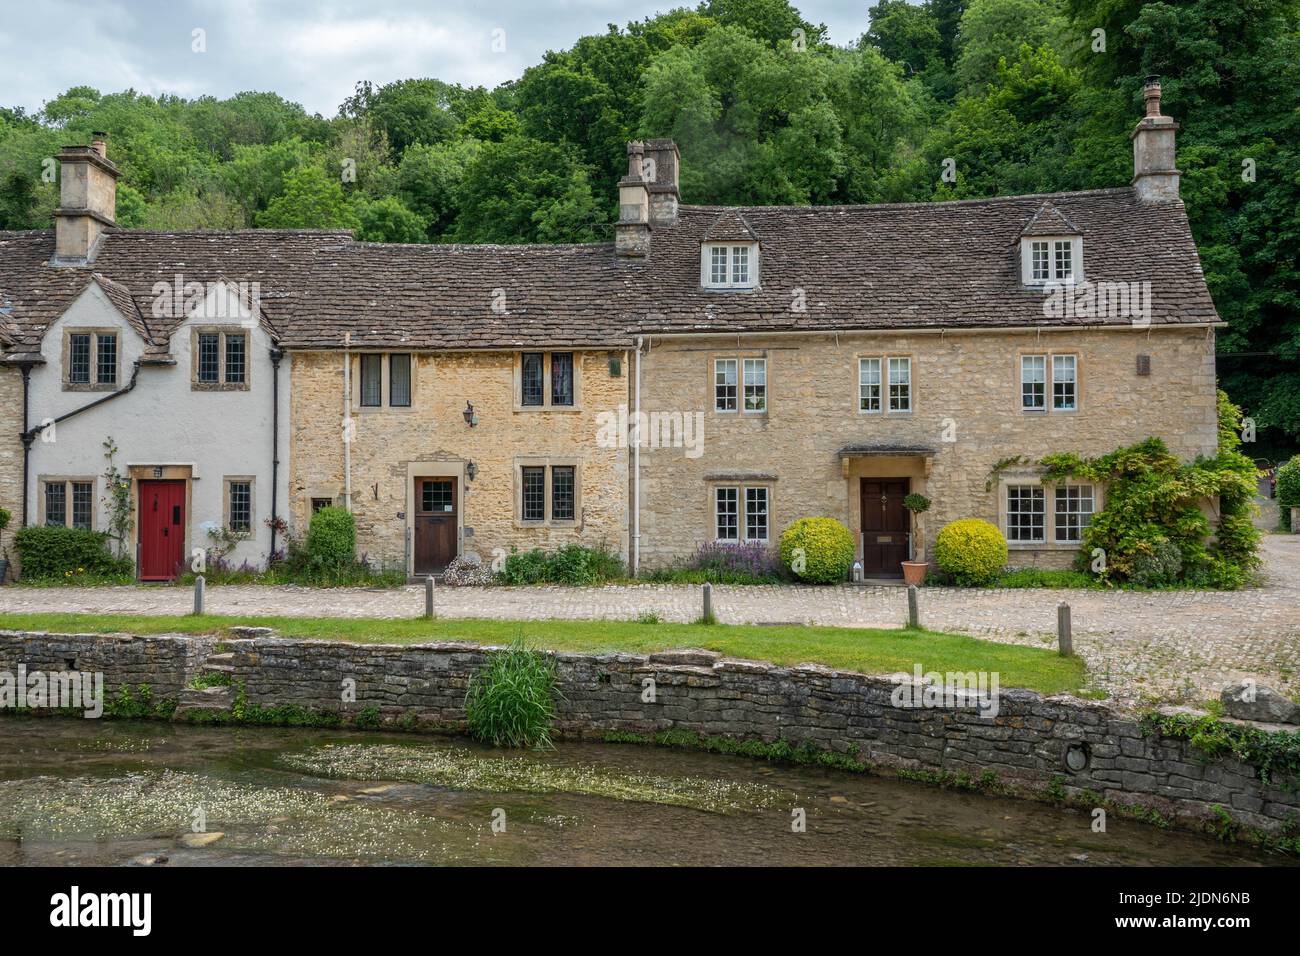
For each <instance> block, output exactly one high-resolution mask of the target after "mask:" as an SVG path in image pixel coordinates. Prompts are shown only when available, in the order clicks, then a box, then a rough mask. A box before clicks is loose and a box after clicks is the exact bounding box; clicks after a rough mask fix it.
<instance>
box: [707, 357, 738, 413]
mask: <svg viewBox="0 0 1300 956" xmlns="http://www.w3.org/2000/svg"><path fill="white" fill-rule="evenodd" d="M739 364H740V363H739V362H738V361H737V360H736V359H734V358H728V359H714V362H713V409H714V411H718V412H734V411H735V410H736V396H737V390H736V369H737V367H738V366H739Z"/></svg>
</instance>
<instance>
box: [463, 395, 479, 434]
mask: <svg viewBox="0 0 1300 956" xmlns="http://www.w3.org/2000/svg"><path fill="white" fill-rule="evenodd" d="M461 414H462V415H464V416H465V424H466V425H468V426H469V427H470V428H473V427H474V426H475V425H477V424H478V412H476V411H474V403H473V402H468V401H467V402H466V403H465V411H463V412H461Z"/></svg>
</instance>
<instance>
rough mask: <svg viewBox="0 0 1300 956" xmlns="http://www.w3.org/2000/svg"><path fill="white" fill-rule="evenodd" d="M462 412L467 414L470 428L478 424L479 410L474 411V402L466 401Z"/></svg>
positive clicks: (466, 422)
mask: <svg viewBox="0 0 1300 956" xmlns="http://www.w3.org/2000/svg"><path fill="white" fill-rule="evenodd" d="M461 414H462V415H464V416H465V424H466V425H468V426H469V427H470V428H473V427H474V426H475V425H477V424H478V412H476V411H474V403H473V402H469V401H467V402H466V403H465V411H463V412H462V413H461ZM471 477H472V476H471Z"/></svg>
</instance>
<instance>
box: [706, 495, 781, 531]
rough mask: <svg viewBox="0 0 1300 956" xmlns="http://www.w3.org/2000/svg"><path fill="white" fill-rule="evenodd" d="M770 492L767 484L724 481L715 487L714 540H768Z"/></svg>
mask: <svg viewBox="0 0 1300 956" xmlns="http://www.w3.org/2000/svg"><path fill="white" fill-rule="evenodd" d="M769 495H770V492H769V489H768V487H767V486H766V485H721V486H719V487H717V488H714V489H713V528H714V538H715V540H717V541H767V540H768V524H769V522H768V504H769ZM742 509H743V510H742Z"/></svg>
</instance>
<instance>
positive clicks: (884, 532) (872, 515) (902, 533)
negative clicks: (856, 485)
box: [862, 478, 910, 577]
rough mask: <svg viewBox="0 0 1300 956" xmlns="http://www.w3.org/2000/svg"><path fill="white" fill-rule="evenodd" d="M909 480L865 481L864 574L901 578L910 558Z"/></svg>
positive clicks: (863, 500) (863, 480) (863, 509)
mask: <svg viewBox="0 0 1300 956" xmlns="http://www.w3.org/2000/svg"><path fill="white" fill-rule="evenodd" d="M909 484H910V482H909V480H908V479H906V478H903V479H894V480H886V479H879V480H877V479H870V478H863V479H862V572H863V574H869V575H878V576H883V577H898V576H900V575H901V574H902V573H903V562H904V561H906V560H907V559H908V557H909V554H908V531H909V525H910V522H909V520H908V519H909V515H908V513H907V509H906V508H904V507H903V498H904V497H906V495H907V488H908V485H909Z"/></svg>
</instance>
